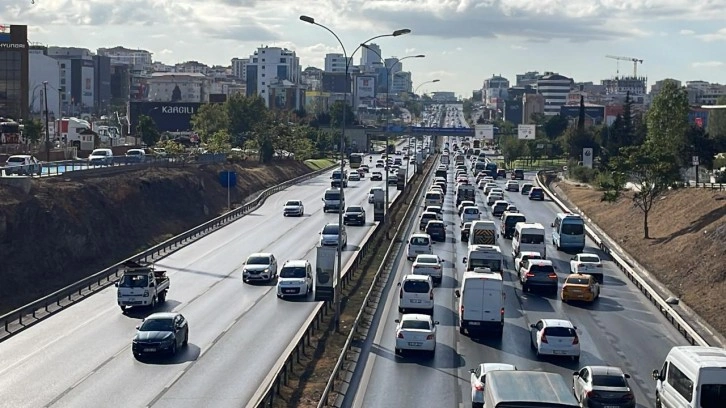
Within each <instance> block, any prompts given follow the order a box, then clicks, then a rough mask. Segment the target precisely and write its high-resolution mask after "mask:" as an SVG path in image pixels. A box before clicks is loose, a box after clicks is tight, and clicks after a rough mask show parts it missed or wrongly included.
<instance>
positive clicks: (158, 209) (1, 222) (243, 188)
mask: <svg viewBox="0 0 726 408" xmlns="http://www.w3.org/2000/svg"><path fill="white" fill-rule="evenodd" d="M227 168H228V167H227ZM222 169H223V167H222V166H221V165H209V166H202V167H194V166H189V167H185V168H167V169H165V168H153V169H140V170H136V171H132V172H128V173H123V174H118V175H114V176H108V177H97V178H87V179H81V180H70V179H64V178H63V177H62V176H61V177H53V178H44V179H36V180H33V186H32V188H31V191H30V192H29V193H28V194H25V193H23V192H22V191H20V190H19V189H15V188H10V187H6V186H0V245H2V261H1V262H0V314H2V313H5V312H7V311H9V310H12V309H14V308H16V307H18V306H21V305H23V304H26V303H28V302H30V301H32V300H35V299H37V298H40V297H42V296H44V295H47V294H49V293H52V292H53V291H55V290H57V289H59V288H62V287H64V286H66V285H68V284H70V283H72V282H75V281H77V280H78V279H80V278H83V277H85V276H88V275H91V274H93V273H95V272H97V271H99V270H101V269H103V268H106V267H108V266H110V265H113V264H114V263H116V262H119V261H120V260H122V259H125V258H126V257H128V256H130V255H133V254H134V253H136V252H138V251H140V250H141V249H143V248H146V247H148V246H151V245H153V244H155V243H158V242H161V241H163V240H164V239H168V238H170V237H171V236H173V235H176V234H178V233H181V232H183V231H186V230H188V229H190V228H192V227H194V226H196V225H199V224H201V223H203V222H204V221H207V220H209V219H211V218H213V217H215V216H217V215H219V214H220V213H222V212H224V211H225V210H226V206H227V192H226V189H225V188H223V187H222V186H221V185H220V183H219V181H218V174H219V171H220V170H222ZM236 171H237V174H238V184H237V187H236V188H235V189H234V190H233V191H232V194H231V199H232V202H233V203H240V202H243V201H245V200H246V199H247V198H248V197H249V196H250V195H252V194H253V193H256V192H258V191H261V190H263V189H265V188H267V187H270V186H273V185H275V184H278V183H281V182H283V181H286V180H289V179H291V178H294V177H297V176H300V175H303V174H306V173H308V172H310V171H311V170H310V168H309V167H308V166H306V165H305V164H304V163H301V162H297V161H292V160H290V161H282V162H276V163H275V164H273V165H269V166H261V165H257V164H252V163H247V164H242V165H239V164H238V165H236Z"/></svg>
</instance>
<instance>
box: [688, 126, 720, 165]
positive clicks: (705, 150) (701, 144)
mask: <svg viewBox="0 0 726 408" xmlns="http://www.w3.org/2000/svg"><path fill="white" fill-rule="evenodd" d="M716 148H717V146H716V141H715V140H714V139H713V138H711V137H710V135H708V134H707V133H706V132H705V131H704V130H703V128H700V127H698V126H691V127H689V128H688V131H686V142H685V144H684V145H683V149H682V151H681V152H680V154H679V157H680V161H681V162H682V163H688V164H691V163H692V157H693V156H698V158H699V159H698V161H699V166H701V167H703V168H708V169H711V168H713V158H714V156H715V155H716V153H718V152H717V150H716Z"/></svg>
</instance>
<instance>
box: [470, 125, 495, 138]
mask: <svg viewBox="0 0 726 408" xmlns="http://www.w3.org/2000/svg"><path fill="white" fill-rule="evenodd" d="M474 136H475V137H478V138H481V139H485V140H494V125H474Z"/></svg>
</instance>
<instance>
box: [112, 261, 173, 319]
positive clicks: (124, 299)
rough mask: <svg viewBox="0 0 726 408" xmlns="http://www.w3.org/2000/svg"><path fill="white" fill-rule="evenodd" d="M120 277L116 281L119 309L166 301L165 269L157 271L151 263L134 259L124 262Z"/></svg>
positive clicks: (152, 304)
mask: <svg viewBox="0 0 726 408" xmlns="http://www.w3.org/2000/svg"><path fill="white" fill-rule="evenodd" d="M123 266H124V271H123V275H121V279H120V280H119V281H118V282H116V287H117V288H118V290H117V292H118V295H117V302H118V305H119V307H121V311H122V312H123V313H126V307H127V306H131V307H133V306H150V307H152V308H154V307H156V304H157V303H164V302H165V301H166V293H167V292H168V291H169V286H170V282H169V277H168V276H166V271H157V270H155V269H154V265H152V264H141V263H138V262H134V261H127V262H124V264H123Z"/></svg>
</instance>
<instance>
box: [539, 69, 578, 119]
mask: <svg viewBox="0 0 726 408" xmlns="http://www.w3.org/2000/svg"><path fill="white" fill-rule="evenodd" d="M572 83H573V82H572V79H571V78H567V77H566V76H563V75H560V74H557V73H554V72H545V73H544V75H543V76H541V77H540V78H539V79H538V80H537V92H538V93H539V94H540V95H542V96H543V97H544V100H545V106H544V114H545V115H546V116H554V115H559V114H560V110H561V109H560V107H561V106H562V105H564V104H565V103H567V97H568V95H569V94H570V89H571V88H572Z"/></svg>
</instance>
